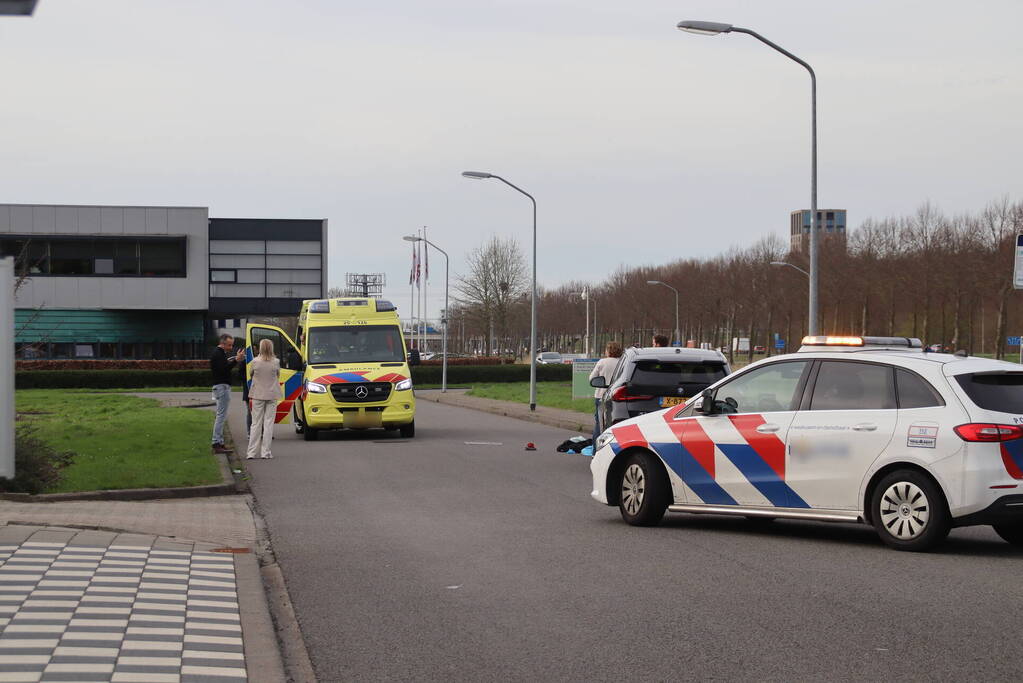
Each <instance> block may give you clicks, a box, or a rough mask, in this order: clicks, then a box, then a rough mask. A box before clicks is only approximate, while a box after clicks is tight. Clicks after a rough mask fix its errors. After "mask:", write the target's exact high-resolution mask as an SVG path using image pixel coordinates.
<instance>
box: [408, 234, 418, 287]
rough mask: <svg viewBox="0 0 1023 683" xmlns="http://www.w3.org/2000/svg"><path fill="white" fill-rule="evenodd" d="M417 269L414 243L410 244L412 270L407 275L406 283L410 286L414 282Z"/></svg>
mask: <svg viewBox="0 0 1023 683" xmlns="http://www.w3.org/2000/svg"><path fill="white" fill-rule="evenodd" d="M418 267H419V260H418V259H417V258H416V242H413V243H412V270H410V271H409V274H408V283H409V284H410V285H411V284H412V283H413V282H415V280H416V269H417V268H418Z"/></svg>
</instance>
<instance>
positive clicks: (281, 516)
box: [233, 401, 1023, 682]
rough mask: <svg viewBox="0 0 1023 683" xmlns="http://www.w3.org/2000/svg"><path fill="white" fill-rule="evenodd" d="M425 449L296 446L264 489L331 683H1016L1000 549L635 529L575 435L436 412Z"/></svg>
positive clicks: (283, 559)
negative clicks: (595, 492) (565, 443)
mask: <svg viewBox="0 0 1023 683" xmlns="http://www.w3.org/2000/svg"><path fill="white" fill-rule="evenodd" d="M235 403H236V404H237V403H240V401H236V402H235ZM233 408H235V410H236V411H237V406H233ZM237 419H238V418H237V415H235V417H234V422H235V423H236V424H237ZM417 432H418V433H417V436H416V437H415V439H413V440H409V441H404V440H401V439H399V438H397V437H396V436H390V435H387V436H384V435H383V434H382V433H373V432H365V433H351V434H337V435H334V436H332V437H328V439H329V440H322V441H319V442H315V443H306V442H304V441H302V440H301V438H300V437H298V436H296V435H295V434H294V433H293V431H292V429H291V427H290V426H282V427H278V437H277V439H276V440H275V444H274V448H273V451H274V455H275V456H276V458H275V459H274V460H272V461H258V460H257V461H254V462H252V463H251V466H250V468H249V469H250V470H251V471H252V473H253V489H254V492H255V494H256V497H257V499H258V504H259V507H260V510H261V512H262V513H263V514H264V516H265V519H266V521H267V524H268V526H269V530H270V534H271V538H272V542H273V547H274V550H275V552H276V555H277V559H278V561H279V563H280V564H281V567H282V569H283V572H284V576H285V579H286V581H287V585H288V589H289V592H290V594H291V598H292V601H293V603H294V606H295V610H296V613H297V615H298V618H299V621H300V625H301V630H302V633H303V635H304V637H305V640H306V645H307V647H308V649H309V653H310V656H311V658H312V661H313V665H314V667H315V669H316V671H317V675H318V676H319V679H320V680H321V681H325V682H326V681H342V680H344V681H349V680H405V681H412V680H415V681H436V680H460V681H461V680H473V681H477V680H479V681H483V680H531V681H535V680H579V681H583V680H585V681H595V680H692V679H701V680H725V679H727V680H757V681H764V680H778V681H781V680H785V681H789V680H810V679H815V680H824V679H827V680H832V681H836V680H882V679H883V680H897V679H902V680H965V679H969V680H978V679H984V680H1019V679H1020V677H1021V672H1023V654H1021V648H1020V642H1021V641H1020V635H1019V634H1020V628H1021V623H1020V617H1021V615H1023V609H1021V607H1023V599H1021V596H1023V589H1021V583H1023V552H1021V551H1019V550H1015V549H1013V548H1012V547H1011V546H1009V545H1008V544H1006V543H1004V542H1002V541H1001V540H1000V539H999V538H998V537H997V536H996V535H995V534H994V533H993V532H992V531H991V530H990V529H989V528H986V527H982V528H974V529H960V530H955V531H953V533H952V536H951V537H950V541H949V543H948V544H947V545H946V546H944V547H943V548H942V549H941V551H939V552H936V553H930V554H911V553H898V552H894V551H892V550H889V549H887V548H886V547H884V546H882V545H881V544H880V542H879V541H878V540H877V538H876V536H875V534H874V532H873V530H872V529H870V528H868V527H865V526H855V525H830V524H819V523H804V522H793V521H779V522H775V523H774V524H771V525H769V526H767V527H757V526H753V525H751V524H750V523H749V522H746V521H744V520H738V519H733V518H725V517H709V516H692V515H675V516H671V515H669V516H668V517H666V518H665V522H664V524H663V525H662V526H660V527H658V528H653V529H639V528H632V527H629V526H627V525H626V524H624V522H622V521H621V519H620V517H619V515H618V510H617V509H616V508H608V507H605V506H602V505H600V504H598V503H596V502H594V501H593V500H592V499H590V497H589V491H590V483H591V481H590V476H589V460H588V458H585V457H582V456H578V455H564V454H560V453H556V452H555V450H554V448H555V446H556V445H557V444H558V443H560V442H561V441H562V440H563V439H565V438H567V437H568V436H570V434H568V433H566V432H562V431H560V430H556V429H552V428H549V427H543V426H539V425H534V424H531V423H526V422H521V421H516V420H513V419H509V418H504V417H498V416H494V415H490V414H487V413H482V412H476V411H471V410H465V409H460V408H455V407H451V406H443V405H438V404H434V403H428V402H425V401H423V402H420V403H419V417H418V419H417ZM235 433H236V434H237V433H238V431H237V428H236V430H235ZM526 441H534V442H536V444H537V446H538V449H539V450H538V451H536V452H526V451H524V450H523V445H524V444H525V442H526ZM467 442H490V443H489V444H470V443H467ZM491 444H494V445H491Z"/></svg>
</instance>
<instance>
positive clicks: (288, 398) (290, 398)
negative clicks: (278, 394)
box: [274, 372, 305, 422]
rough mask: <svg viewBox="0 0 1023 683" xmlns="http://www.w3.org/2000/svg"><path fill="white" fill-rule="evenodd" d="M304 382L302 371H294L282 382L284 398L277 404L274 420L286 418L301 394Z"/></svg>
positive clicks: (278, 420)
mask: <svg viewBox="0 0 1023 683" xmlns="http://www.w3.org/2000/svg"><path fill="white" fill-rule="evenodd" d="M304 388H305V382H303V381H302V373H301V372H296V373H295V374H294V375H292V376H291V377H289V378H288V379H287V380H285V382H284V400H283V401H281V402H280V403H278V404H277V412H276V414H275V415H274V422H281V421H282V420H286V419H287V418H288V414H289V413H290V412H291V406H292V405H294V403H295V401H296V400H297V399H298V397H299V396H300V395H301V394H302V390H303V389H304Z"/></svg>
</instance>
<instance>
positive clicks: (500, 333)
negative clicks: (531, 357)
mask: <svg viewBox="0 0 1023 683" xmlns="http://www.w3.org/2000/svg"><path fill="white" fill-rule="evenodd" d="M465 260H466V272H465V274H464V275H458V276H457V277H456V285H455V292H456V295H455V301H456V302H457V303H458V304H461V305H462V306H463V307H464V308H465V309H466V312H467V313H468V314H469V316H470V317H471V318H473V319H474V321H475V322H477V323H482V324H483V326H484V328H485V329H487V330H488V332H489V333H488V334H487V343H486V349H487V353H488V354H490V353H492V352H493V351H494V348H495V346H499V347H503V346H507V344H508V340H509V331H510V330H509V322H510V316H511V314H512V312H513V310H514V309H515V308H516V307H519V306H521V305H522V302H523V295H524V294H525V293H526V290H527V286H528V284H529V279H528V275H527V269H526V258H525V256H524V255H523V253H522V249H521V248H520V247H519V244H518V242H516V241H515V240H514V239H510V238H509V239H501V238H500V237H496V236H495V237H492V238H490V240H489V241H488V242H486V243H485V244H483V245H482V246H479V247H476V248H475V249H473V250H472V251H471V252H469V254H468V255H467V256H466V259H465ZM498 339H500V340H502V341H501V344H500V345H498V343H497V340H498Z"/></svg>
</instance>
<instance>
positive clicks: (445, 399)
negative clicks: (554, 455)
mask: <svg viewBox="0 0 1023 683" xmlns="http://www.w3.org/2000/svg"><path fill="white" fill-rule="evenodd" d="M466 391H467V389H448V390H447V392H446V393H441V391H440V389H416V399H417V400H422V401H433V402H434V403H447V404H449V405H453V406H459V407H461V408H471V409H473V410H482V411H483V412H486V413H493V414H495V415H504V416H505V417H512V418H516V419H518V420H527V421H529V422H539V423H540V424H545V425H547V426H549V427H558V428H560V429H567V430H569V431H572V432H579V433H580V434H585V435H586V436H589V435H590V434H591V432H592V431H593V416H592V415H588V414H586V413H578V412H576V411H574V410H562V409H560V408H548V407H547V406H537V407H536V411H535V412H533V411H531V410H530V409H529V406H528V405H526V404H525V403H516V402H515V401H498V400H497V399H493V398H479V397H477V396H467V395H466V393H465V392H466Z"/></svg>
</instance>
